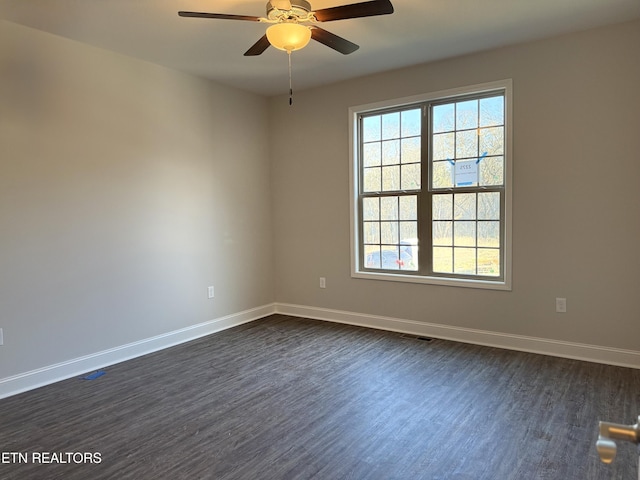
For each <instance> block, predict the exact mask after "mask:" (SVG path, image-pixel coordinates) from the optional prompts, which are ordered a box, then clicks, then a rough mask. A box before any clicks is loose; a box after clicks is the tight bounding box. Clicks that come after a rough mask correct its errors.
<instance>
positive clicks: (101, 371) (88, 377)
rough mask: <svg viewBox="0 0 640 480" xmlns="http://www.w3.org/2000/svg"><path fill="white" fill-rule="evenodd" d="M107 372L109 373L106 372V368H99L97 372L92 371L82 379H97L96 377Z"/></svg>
mask: <svg viewBox="0 0 640 480" xmlns="http://www.w3.org/2000/svg"><path fill="white" fill-rule="evenodd" d="M105 373H107V372H105V371H104V370H98V371H97V372H93V373H90V374H89V375H87V376H86V377H82V379H83V380H95V379H96V378H98V377H101V376H102V375H104V374H105Z"/></svg>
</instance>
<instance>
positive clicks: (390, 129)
mask: <svg viewBox="0 0 640 480" xmlns="http://www.w3.org/2000/svg"><path fill="white" fill-rule="evenodd" d="M399 137H400V113H398V112H394V113H387V114H385V115H383V116H382V139H383V140H384V139H387V138H399Z"/></svg>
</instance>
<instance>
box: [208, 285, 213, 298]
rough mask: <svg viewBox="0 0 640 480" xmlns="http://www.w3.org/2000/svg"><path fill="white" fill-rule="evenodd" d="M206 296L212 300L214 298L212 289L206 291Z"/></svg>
mask: <svg viewBox="0 0 640 480" xmlns="http://www.w3.org/2000/svg"><path fill="white" fill-rule="evenodd" d="M207 294H208V296H209V297H208V298H213V297H214V290H213V287H209V288H208V289H207Z"/></svg>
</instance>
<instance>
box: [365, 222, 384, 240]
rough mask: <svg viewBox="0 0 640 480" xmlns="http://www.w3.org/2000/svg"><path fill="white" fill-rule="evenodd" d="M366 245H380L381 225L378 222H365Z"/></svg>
mask: <svg viewBox="0 0 640 480" xmlns="http://www.w3.org/2000/svg"><path fill="white" fill-rule="evenodd" d="M363 230H364V243H376V244H379V243H380V224H379V223H378V222H364V229H363Z"/></svg>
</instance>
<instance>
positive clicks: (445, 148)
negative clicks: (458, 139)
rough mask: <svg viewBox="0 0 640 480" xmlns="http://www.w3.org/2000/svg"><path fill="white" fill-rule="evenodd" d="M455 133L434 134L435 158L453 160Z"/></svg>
mask: <svg viewBox="0 0 640 480" xmlns="http://www.w3.org/2000/svg"><path fill="white" fill-rule="evenodd" d="M454 141H455V134H454V133H439V134H437V135H434V136H433V159H434V160H453V159H454V158H455V153H454Z"/></svg>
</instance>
